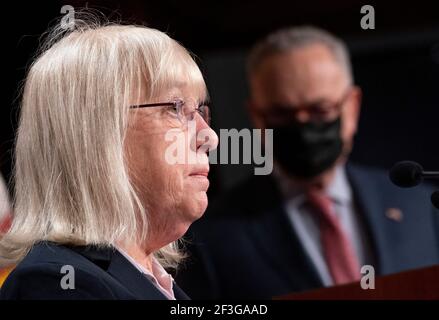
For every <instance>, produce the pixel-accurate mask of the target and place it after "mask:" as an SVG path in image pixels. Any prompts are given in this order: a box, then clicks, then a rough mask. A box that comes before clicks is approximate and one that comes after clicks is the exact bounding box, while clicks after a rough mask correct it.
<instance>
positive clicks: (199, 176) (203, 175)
mask: <svg viewBox="0 0 439 320" xmlns="http://www.w3.org/2000/svg"><path fill="white" fill-rule="evenodd" d="M208 175H209V169H202V170H196V171H194V172H192V173H191V174H189V177H190V178H192V179H193V180H194V181H196V183H197V185H199V186H201V187H202V189H203V190H207V189H208V188H209V179H208V178H207V177H208Z"/></svg>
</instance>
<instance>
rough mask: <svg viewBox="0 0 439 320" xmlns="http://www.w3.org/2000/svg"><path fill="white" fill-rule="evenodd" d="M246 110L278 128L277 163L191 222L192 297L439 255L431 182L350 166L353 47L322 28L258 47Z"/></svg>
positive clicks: (268, 292)
mask: <svg viewBox="0 0 439 320" xmlns="http://www.w3.org/2000/svg"><path fill="white" fill-rule="evenodd" d="M248 75H249V81H250V90H251V92H250V101H249V103H248V110H249V114H250V116H251V118H252V120H253V122H254V124H255V126H256V127H257V128H261V129H267V128H271V129H273V137H274V143H273V155H274V160H275V167H274V171H273V173H272V174H271V175H269V176H252V177H251V178H250V179H249V180H247V181H245V182H244V183H242V184H241V185H238V186H236V187H235V188H234V189H233V190H231V191H230V192H228V193H227V194H225V195H223V196H222V197H220V198H219V199H217V201H216V202H215V203H213V205H211V206H210V208H209V209H208V212H207V214H206V216H205V218H204V219H201V220H200V221H199V222H197V223H195V224H194V225H193V226H192V230H191V237H190V239H191V245H190V246H189V248H190V250H191V252H192V258H191V259H190V260H189V261H188V263H187V270H181V272H180V274H179V277H178V279H179V283H180V284H181V285H182V287H183V288H184V289H185V291H186V292H188V294H189V295H190V296H191V297H192V298H244V299H245V298H271V297H274V296H279V295H283V294H288V293H291V292H296V291H303V290H309V289H312V288H318V287H322V286H332V285H340V284H345V283H349V282H355V281H359V279H360V277H361V267H362V266H364V265H371V266H373V267H374V269H375V273H376V274H377V275H382V274H389V273H394V272H398V271H401V270H405V269H412V268H418V267H422V266H428V265H433V264H437V263H438V262H439V247H438V243H439V215H438V212H437V211H435V210H434V209H433V207H432V206H431V204H430V201H429V195H430V194H431V192H430V190H429V189H428V188H427V187H419V188H417V189H414V190H409V191H407V190H402V189H399V188H397V187H395V186H393V185H391V183H390V181H389V179H388V177H387V174H386V173H385V172H382V171H380V170H377V169H372V168H367V167H361V166H357V165H353V164H351V163H347V158H348V155H349V153H350V151H351V149H352V144H353V137H354V135H355V132H356V130H357V124H358V118H359V114H360V104H361V90H360V88H358V87H356V86H355V85H354V84H353V76H352V71H351V65H350V61H349V54H348V51H347V49H346V47H345V45H344V44H343V42H342V41H341V40H340V39H337V38H336V37H335V36H333V35H331V34H329V33H327V32H325V31H323V30H319V29H316V28H312V27H301V28H292V29H286V30H280V31H278V32H275V33H273V34H271V35H269V36H268V37H267V38H266V39H264V40H263V41H262V42H260V43H259V44H257V45H256V46H255V48H254V49H253V50H252V52H251V54H250V57H249V63H248Z"/></svg>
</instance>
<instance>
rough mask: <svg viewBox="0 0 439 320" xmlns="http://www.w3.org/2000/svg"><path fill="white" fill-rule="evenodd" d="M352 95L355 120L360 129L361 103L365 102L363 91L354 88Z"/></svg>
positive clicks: (357, 87)
mask: <svg viewBox="0 0 439 320" xmlns="http://www.w3.org/2000/svg"><path fill="white" fill-rule="evenodd" d="M352 95H353V97H352V99H353V102H352V105H353V109H354V110H353V112H355V120H356V123H357V127H358V122H359V121H360V113H361V103H362V102H363V90H361V88H360V87H359V86H354V87H353V92H352Z"/></svg>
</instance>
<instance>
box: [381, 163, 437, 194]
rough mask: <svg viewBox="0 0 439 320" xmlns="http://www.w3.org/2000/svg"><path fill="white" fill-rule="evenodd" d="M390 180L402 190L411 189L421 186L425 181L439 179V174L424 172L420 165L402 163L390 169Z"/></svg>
mask: <svg viewBox="0 0 439 320" xmlns="http://www.w3.org/2000/svg"><path fill="white" fill-rule="evenodd" d="M389 176H390V180H391V181H392V182H393V183H394V184H395V185H397V186H398V187H401V188H411V187H414V186H417V185H418V184H420V183H421V182H422V181H423V180H424V179H439V172H434V171H424V168H422V166H421V165H420V164H419V163H416V162H413V161H401V162H398V163H397V164H395V165H394V166H393V167H392V169H390V173H389Z"/></svg>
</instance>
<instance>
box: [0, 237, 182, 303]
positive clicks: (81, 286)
mask: <svg viewBox="0 0 439 320" xmlns="http://www.w3.org/2000/svg"><path fill="white" fill-rule="evenodd" d="M64 265H70V266H72V267H73V268H74V279H75V281H74V283H75V289H66V290H64V289H62V287H61V280H62V278H63V277H64V276H66V274H67V273H65V272H64V273H61V268H62V266H64ZM173 289H174V294H175V298H176V299H185V300H186V299H189V298H188V296H187V295H186V294H185V293H184V292H183V291H182V290H181V289H180V288H179V287H178V286H177V285H175V284H174V288H173ZM0 299H26V300H27V299H29V300H34V299H105V300H113V299H124V300H127V299H130V300H141V299H143V300H166V299H167V298H166V297H165V296H164V295H163V294H162V293H161V292H160V291H159V290H158V289H157V288H156V287H155V286H154V284H153V283H151V282H150V281H149V280H148V279H147V278H146V277H145V276H144V275H143V274H142V273H141V272H140V271H139V270H137V269H136V268H135V267H134V266H133V265H132V264H131V263H130V262H129V261H128V260H127V259H126V258H125V257H124V256H123V255H121V254H120V253H119V252H118V251H117V250H115V249H114V248H97V247H92V246H82V247H70V246H64V245H57V244H54V243H50V242H40V243H38V244H36V245H35V246H34V247H33V248H32V250H31V251H30V252H29V253H28V254H27V256H26V257H25V258H24V259H23V260H22V261H21V262H20V263H19V264H18V266H17V267H16V268H15V269H14V271H12V273H11V274H10V275H9V277H8V278H7V279H6V281H5V283H4V284H3V287H2V288H1V290H0Z"/></svg>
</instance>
